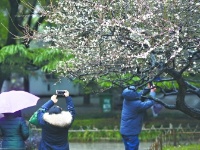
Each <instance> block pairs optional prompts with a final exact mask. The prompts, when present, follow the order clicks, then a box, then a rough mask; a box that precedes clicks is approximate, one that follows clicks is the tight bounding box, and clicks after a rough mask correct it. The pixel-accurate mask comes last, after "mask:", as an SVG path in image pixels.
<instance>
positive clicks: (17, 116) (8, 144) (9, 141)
mask: <svg viewBox="0 0 200 150" xmlns="http://www.w3.org/2000/svg"><path fill="white" fill-rule="evenodd" d="M0 136H2V149H7V150H14V149H15V150H25V149H26V145H25V141H26V140H27V139H28V137H29V127H28V125H27V123H26V120H25V119H24V118H23V117H22V116H21V111H20V110H19V111H16V112H14V113H4V117H2V118H1V119H0ZM0 149H1V148H0Z"/></svg>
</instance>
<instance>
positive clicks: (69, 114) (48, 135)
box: [37, 90, 75, 150]
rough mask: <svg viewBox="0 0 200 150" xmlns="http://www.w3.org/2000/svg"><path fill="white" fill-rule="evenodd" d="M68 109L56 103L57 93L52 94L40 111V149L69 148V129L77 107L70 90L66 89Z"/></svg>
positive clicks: (63, 149) (57, 149) (58, 149)
mask: <svg viewBox="0 0 200 150" xmlns="http://www.w3.org/2000/svg"><path fill="white" fill-rule="evenodd" d="M64 96H65V99H66V110H62V108H61V107H59V106H57V105H54V104H55V103H57V101H58V99H57V95H52V96H51V100H49V101H47V102H46V103H45V104H44V105H43V106H42V107H41V109H39V112H38V116H37V118H38V122H39V125H40V127H41V128H42V138H41V141H40V144H39V150H69V143H68V130H69V128H70V127H71V125H72V122H73V120H74V116H75V108H74V104H73V101H72V98H71V97H70V96H69V92H68V91H67V90H65V93H64Z"/></svg>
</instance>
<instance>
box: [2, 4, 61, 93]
mask: <svg viewBox="0 0 200 150" xmlns="http://www.w3.org/2000/svg"><path fill="white" fill-rule="evenodd" d="M49 4H51V1H45V0H39V1H38V0H23V1H21V0H9V1H8V0H1V1H0V18H1V22H0V26H1V28H0V33H1V34H0V74H1V76H0V88H1V87H2V84H3V82H4V80H7V79H9V78H10V76H11V74H12V73H18V74H21V75H22V76H23V77H24V84H25V85H24V87H25V90H26V91H28V90H29V89H28V88H29V82H28V74H30V73H31V72H32V71H34V70H37V69H39V68H41V66H43V65H47V64H48V63H47V59H46V58H44V60H43V61H41V62H43V63H40V64H39V63H38V60H34V59H35V58H37V55H39V54H43V52H44V51H43V50H42V49H35V50H34V51H33V49H30V42H31V40H32V39H17V38H16V37H17V36H20V35H23V34H28V35H33V31H34V30H35V31H37V30H38V29H39V25H40V26H41V25H42V23H44V18H45V16H37V15H34V14H35V12H39V10H40V7H45V5H49ZM55 53H56V52H55V51H54V52H53V53H52V55H51V56H53V55H54V54H55ZM56 55H57V54H56ZM56 55H54V56H55V58H56ZM44 57H45V55H44ZM58 58H59V57H58ZM51 61H52V60H51ZM44 62H45V63H44ZM48 62H49V61H48ZM52 63H53V62H52ZM50 65H51V63H50V64H49V66H50Z"/></svg>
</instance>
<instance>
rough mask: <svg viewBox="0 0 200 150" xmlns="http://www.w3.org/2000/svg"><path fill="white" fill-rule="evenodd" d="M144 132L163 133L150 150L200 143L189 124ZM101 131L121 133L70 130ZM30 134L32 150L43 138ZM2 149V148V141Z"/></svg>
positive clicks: (197, 131)
mask: <svg viewBox="0 0 200 150" xmlns="http://www.w3.org/2000/svg"><path fill="white" fill-rule="evenodd" d="M142 130H143V132H148V133H149V134H150V136H151V137H153V136H152V135H151V133H153V132H154V131H160V132H161V134H160V135H159V136H157V137H156V136H155V137H156V138H155V141H153V142H152V144H151V146H150V147H149V149H148V150H162V149H163V147H164V146H166V145H173V146H177V145H186V144H195V143H197V142H199V141H200V127H199V126H198V125H197V126H196V127H190V125H189V124H188V125H187V126H185V127H182V125H181V124H180V125H179V126H178V127H174V126H173V125H172V124H169V126H168V127H163V126H162V125H161V126H160V127H155V126H154V125H153V126H151V127H150V128H145V127H143V128H142ZM100 131H105V132H110V131H115V132H119V129H117V128H115V129H111V130H99V129H97V128H87V129H82V128H81V129H80V130H70V131H69V132H71V133H74V132H79V133H81V132H100ZM30 132H31V133H30V137H29V139H28V140H27V141H26V145H27V147H30V149H32V148H33V147H34V148H35V147H38V143H39V141H40V138H41V129H37V128H31V130H30ZM143 132H142V133H143ZM142 133H141V134H142ZM119 138H120V137H119ZM100 139H104V140H106V139H107V140H111V139H110V138H108V137H102V138H100ZM153 139H154V138H153ZM0 147H1V141H0ZM28 149H29V148H28Z"/></svg>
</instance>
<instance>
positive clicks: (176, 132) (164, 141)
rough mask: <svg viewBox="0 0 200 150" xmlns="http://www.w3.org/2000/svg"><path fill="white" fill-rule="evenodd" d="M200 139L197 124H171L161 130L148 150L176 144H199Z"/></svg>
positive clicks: (160, 149) (161, 148)
mask: <svg viewBox="0 0 200 150" xmlns="http://www.w3.org/2000/svg"><path fill="white" fill-rule="evenodd" d="M199 141H200V128H199V126H198V125H197V126H196V127H195V128H191V127H190V126H189V124H188V125H187V127H186V128H182V126H181V125H179V127H177V128H174V127H173V126H171V127H170V128H169V129H168V130H163V132H162V134H161V135H159V136H158V137H157V138H156V139H155V141H154V142H153V144H152V145H151V146H150V148H149V150H163V147H164V146H178V145H189V144H199Z"/></svg>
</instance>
